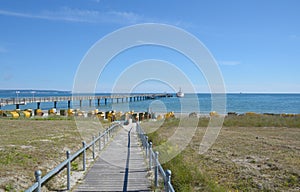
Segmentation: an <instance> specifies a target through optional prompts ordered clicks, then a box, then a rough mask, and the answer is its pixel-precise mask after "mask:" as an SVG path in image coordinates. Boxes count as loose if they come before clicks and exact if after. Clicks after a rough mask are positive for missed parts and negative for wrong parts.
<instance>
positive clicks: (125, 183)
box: [74, 124, 152, 192]
mask: <svg viewBox="0 0 300 192" xmlns="http://www.w3.org/2000/svg"><path fill="white" fill-rule="evenodd" d="M147 174H148V172H147V165H146V161H145V159H144V156H143V152H142V149H141V146H140V144H139V142H138V138H137V134H136V129H135V124H132V125H131V126H127V127H125V128H124V129H122V130H121V131H120V132H119V133H118V135H117V136H115V138H114V140H113V141H112V142H111V143H110V144H109V145H108V146H107V147H106V148H105V149H104V151H103V152H102V153H101V155H100V157H99V159H98V160H97V161H96V162H95V164H94V165H93V166H92V168H91V169H90V170H89V172H88V173H87V175H86V176H85V178H84V180H83V183H81V184H79V185H78V186H77V188H76V189H75V190H74V191H116V192H118V191H123V192H125V191H152V190H151V181H150V179H149V178H148V176H147Z"/></svg>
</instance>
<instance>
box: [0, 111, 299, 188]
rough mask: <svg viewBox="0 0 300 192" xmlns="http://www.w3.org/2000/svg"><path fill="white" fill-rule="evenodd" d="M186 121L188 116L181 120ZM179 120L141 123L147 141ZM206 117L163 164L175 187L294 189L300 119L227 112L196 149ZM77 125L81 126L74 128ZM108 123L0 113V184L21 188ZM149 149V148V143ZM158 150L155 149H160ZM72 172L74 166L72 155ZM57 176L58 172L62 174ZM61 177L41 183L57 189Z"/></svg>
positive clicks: (164, 136)
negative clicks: (206, 145)
mask: <svg viewBox="0 0 300 192" xmlns="http://www.w3.org/2000/svg"><path fill="white" fill-rule="evenodd" d="M185 120H187V121H188V120H189V119H187V118H186V119H185ZM179 122H180V119H178V118H170V119H168V120H164V121H156V122H153V121H148V122H142V124H141V125H142V127H143V128H144V129H146V131H147V132H148V136H149V139H150V140H151V141H152V142H153V145H154V146H159V145H161V144H163V143H164V142H166V141H168V139H169V138H170V137H171V136H172V135H174V133H175V132H176V130H177V127H178V125H179ZM208 122H209V117H201V118H199V122H198V127H197V129H196V130H194V129H192V127H187V128H186V131H195V133H194V134H193V137H192V138H191V141H190V142H189V144H188V145H187V147H185V149H184V150H182V151H181V153H179V154H178V155H177V156H176V157H175V158H173V159H172V160H171V161H167V162H165V163H164V164H163V166H164V168H165V169H170V170H172V183H173V185H174V187H175V189H176V190H177V191H236V190H239V191H297V190H298V189H299V187H300V186H299V175H300V170H299V167H300V160H299V159H300V152H299V151H300V141H299V138H300V120H299V117H298V116H295V117H281V116H270V115H259V116H246V115H244V116H229V117H226V118H225V119H224V126H223V128H222V129H221V132H220V134H219V137H218V139H217V140H216V142H215V144H214V145H213V146H212V148H210V149H209V151H208V152H207V153H205V154H199V147H200V143H201V140H202V137H203V135H204V133H205V131H206V126H207V124H208ZM78 125H80V127H83V128H84V129H78ZM108 126H109V123H108V122H102V126H99V124H98V121H97V120H93V119H88V118H83V119H81V120H79V122H77V123H76V122H75V119H74V117H47V118H37V117H35V118H30V119H21V118H19V119H7V118H0V156H1V158H0V189H2V190H4V191H23V190H25V189H26V188H27V187H29V186H30V185H31V184H32V183H33V182H34V180H35V178H34V171H35V170H37V169H41V170H42V172H43V174H45V173H47V172H48V171H49V170H51V169H52V168H54V167H55V166H57V165H58V164H59V163H61V162H62V161H63V160H65V157H66V154H65V153H66V150H70V151H71V153H74V152H75V151H76V150H78V149H79V148H81V146H82V143H81V142H82V141H83V140H86V141H87V142H89V141H90V140H91V137H92V135H95V134H97V133H99V132H101V131H103V130H104V129H105V128H106V127H108ZM154 149H155V148H154ZM163 152H164V151H161V153H163ZM72 170H74V171H76V170H81V163H80V162H79V161H74V162H72ZM62 174H65V173H64V172H63V173H62ZM63 177H64V176H61V177H59V176H58V179H55V178H54V180H51V181H50V182H48V183H47V184H46V187H47V188H48V189H64V188H65V184H66V183H65V180H64V179H62V178H63Z"/></svg>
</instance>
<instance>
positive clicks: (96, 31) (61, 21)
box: [0, 0, 300, 93]
mask: <svg viewBox="0 0 300 192" xmlns="http://www.w3.org/2000/svg"><path fill="white" fill-rule="evenodd" d="M299 8H300V1H298V0H285V1H283V0H243V1H241V0H226V1H223V0H194V1H171V0H166V1H160V0H154V1H140V0H128V1H122V0H119V1H117V0H116V1H105V0H72V1H71V0H51V1H45V0H43V1H32V0H27V1H23V0H19V1H16V0H0V26H1V28H0V67H1V68H0V89H57V90H72V87H73V80H74V76H75V74H76V70H77V68H78V66H79V64H80V62H81V60H82V59H83V57H84V55H85V54H86V53H87V51H88V50H89V49H90V48H91V47H92V46H93V45H94V44H95V43H96V42H97V41H98V40H99V39H101V38H103V37H104V36H106V35H107V34H109V33H111V32H113V31H115V30H117V29H120V28H122V27H126V26H129V25H134V24H140V23H164V24H168V25H174V26H176V27H179V28H182V29H184V30H186V31H187V32H189V33H191V34H192V35H194V36H196V37H197V38H198V39H199V40H200V41H201V42H202V43H203V44H204V45H205V46H206V47H207V48H208V50H209V51H210V52H211V53H212V55H213V56H214V58H215V59H216V61H217V63H218V64H219V68H220V70H221V72H222V75H223V79H224V83H225V86H226V90H227V91H228V92H238V93H239V92H276V93H280V92H284V93H285V92H292V93H300V75H299V71H300V24H299V23H300V22H299V21H300V12H299ZM147 59H158V60H165V61H168V62H170V63H172V64H174V65H175V66H177V67H179V68H180V69H182V71H183V72H184V73H185V74H186V75H187V76H188V77H189V78H190V81H191V82H192V83H193V85H194V87H195V89H196V91H197V92H209V86H208V85H207V82H206V80H205V77H204V76H203V74H201V72H200V71H197V70H195V68H194V67H193V65H192V64H191V63H190V61H189V60H188V59H186V58H185V57H183V56H182V55H180V54H178V53H176V52H174V51H172V50H169V49H166V48H161V47H156V46H144V47H139V48H134V49H131V50H127V51H125V52H124V53H122V54H120V55H118V56H117V57H116V58H114V59H113V60H112V61H111V63H109V65H108V66H107V67H106V68H105V70H104V71H103V74H101V76H100V78H99V82H98V84H97V90H96V91H97V92H109V91H111V87H112V86H113V83H114V81H116V78H118V77H119V76H120V74H121V73H122V71H124V70H125V69H126V68H128V67H130V66H131V65H132V64H134V63H136V62H139V61H142V60H147ZM158 73H166V72H164V71H160V70H159V69H158ZM166 75H170V74H168V73H166ZM178 86H181V87H185V85H184V84H182V85H178ZM134 90H135V91H145V92H151V91H157V92H161V91H170V87H169V88H168V86H166V85H164V84H163V83H159V82H157V81H153V82H151V81H148V82H146V83H144V86H142V85H139V86H138V87H136V88H134ZM188 91H189V90H188Z"/></svg>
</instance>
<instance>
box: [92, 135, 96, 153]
mask: <svg viewBox="0 0 300 192" xmlns="http://www.w3.org/2000/svg"><path fill="white" fill-rule="evenodd" d="M92 142H93V159H95V142H96V141H95V136H93V141H92Z"/></svg>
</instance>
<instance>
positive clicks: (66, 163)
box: [25, 123, 120, 192]
mask: <svg viewBox="0 0 300 192" xmlns="http://www.w3.org/2000/svg"><path fill="white" fill-rule="evenodd" d="M119 126H120V124H119V123H118V124H115V125H112V126H111V127H109V128H108V129H107V130H105V131H104V132H103V133H102V134H99V136H98V137H96V138H95V137H93V140H92V141H91V142H90V143H89V144H88V145H86V144H85V142H82V143H83V147H82V148H81V149H79V150H78V151H76V152H75V153H74V154H73V155H70V152H69V151H67V159H66V160H64V161H63V162H62V163H60V164H59V165H57V166H56V167H55V168H53V169H52V170H51V171H49V172H48V173H47V174H46V175H45V176H43V177H41V174H42V172H41V171H40V170H37V171H35V176H36V182H35V183H34V184H33V185H32V186H31V187H29V188H28V189H27V190H25V192H32V191H37V192H40V191H41V186H42V185H43V184H44V183H45V182H46V181H48V180H49V179H50V178H51V177H53V176H55V175H56V174H58V173H59V172H60V171H61V170H63V169H64V168H67V169H68V170H70V167H69V166H70V163H71V162H72V161H73V160H75V159H76V158H77V157H78V156H79V155H81V154H82V153H83V154H84V155H83V170H85V159H86V157H85V151H86V150H87V149H89V148H90V147H93V146H94V145H95V143H96V142H98V141H99V142H101V138H104V139H107V140H108V137H109V135H110V134H111V132H112V131H113V130H114V129H116V128H117V127H119ZM106 143H107V142H106ZM100 146H101V145H100V144H99V150H101V148H100ZM94 153H95V150H94V147H93V157H94ZM67 174H68V175H67V178H68V179H67V190H70V175H71V174H70V171H68V173H67Z"/></svg>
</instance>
